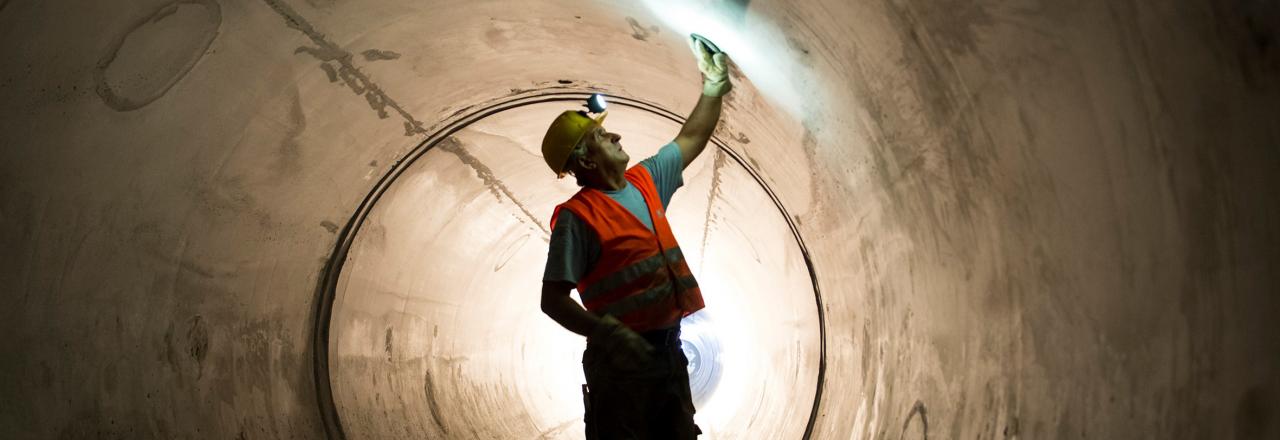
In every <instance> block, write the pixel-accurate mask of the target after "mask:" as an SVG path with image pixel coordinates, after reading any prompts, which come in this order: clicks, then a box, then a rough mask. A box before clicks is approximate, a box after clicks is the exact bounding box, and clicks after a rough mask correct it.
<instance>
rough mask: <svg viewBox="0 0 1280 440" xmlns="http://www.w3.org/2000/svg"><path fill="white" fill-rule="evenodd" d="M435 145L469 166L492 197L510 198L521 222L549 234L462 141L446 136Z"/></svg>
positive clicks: (540, 221) (499, 198)
mask: <svg viewBox="0 0 1280 440" xmlns="http://www.w3.org/2000/svg"><path fill="white" fill-rule="evenodd" d="M435 147H436V148H440V149H441V150H444V151H446V152H449V153H451V154H453V155H454V156H457V157H458V160H461V161H462V163H463V164H466V165H467V166H469V167H471V169H472V170H474V171H475V172H476V177H479V178H480V180H483V181H484V184H485V186H486V187H488V188H489V193H491V194H493V197H494V198H495V199H498V201H499V202H501V201H502V200H503V199H504V198H505V199H507V200H510V201H511V203H514V204H515V205H516V208H518V209H519V210H520V212H522V213H524V217H525V218H524V220H522V222H524V223H529V224H532V225H534V226H537V227H538V229H540V230H542V232H543V234H545V235H546V236H548V237H549V236H551V230H550V229H547V226H546V225H544V224H543V223H542V220H539V219H538V217H537V216H535V215H533V212H532V211H530V210H529V207H527V206H525V205H524V203H521V202H520V201H519V200H516V196H515V194H512V193H511V189H510V188H507V185H506V184H505V183H503V182H502V179H499V178H498V176H497V175H495V174H494V173H493V170H492V169H490V168H489V166H488V165H485V164H484V163H483V162H480V159H478V158H476V157H475V156H472V155H471V153H469V152H467V150H466V148H464V147H463V146H462V142H459V141H458V139H457V138H455V137H453V136H449V137H448V138H445V139H442V140H440V143H438V144H436V146H435Z"/></svg>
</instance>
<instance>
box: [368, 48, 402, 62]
mask: <svg viewBox="0 0 1280 440" xmlns="http://www.w3.org/2000/svg"><path fill="white" fill-rule="evenodd" d="M360 55H364V60H365V61H389V60H395V59H399V58H400V54H399V53H396V52H392V51H389V50H378V49H369V50H366V51H364V52H360Z"/></svg>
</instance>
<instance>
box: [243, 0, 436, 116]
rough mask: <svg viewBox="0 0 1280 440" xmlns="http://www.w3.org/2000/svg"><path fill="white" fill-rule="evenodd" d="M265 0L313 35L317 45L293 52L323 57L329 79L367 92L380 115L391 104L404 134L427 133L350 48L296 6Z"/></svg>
mask: <svg viewBox="0 0 1280 440" xmlns="http://www.w3.org/2000/svg"><path fill="white" fill-rule="evenodd" d="M262 1H263V2H265V3H266V4H267V6H270V7H271V9H272V10H274V11H276V13H277V14H280V16H281V18H284V20H285V24H286V25H288V26H289V27H290V28H293V29H295V30H297V31H299V32H302V33H303V34H304V35H306V36H307V38H310V39H311V42H312V43H314V44H315V45H316V47H306V46H302V47H299V48H298V50H296V51H294V53H295V54H297V53H306V54H308V55H311V56H312V57H313V58H315V59H317V60H320V62H321V63H322V64H321V65H320V66H321V69H323V70H324V71H325V74H326V75H327V76H328V77H329V82H338V81H339V80H341V81H342V82H343V83H345V84H346V85H347V86H348V87H350V88H351V91H352V92H354V93H355V94H356V95H358V96H364V98H365V100H366V101H368V102H369V108H371V109H373V110H374V111H376V112H377V113H378V118H379V119H386V118H388V117H390V115H389V113H388V112H387V108H388V107H390V108H391V110H393V111H395V112H396V113H397V114H399V115H400V118H401V119H403V120H404V135H405V136H413V135H416V134H427V130H426V129H425V128H423V126H422V122H420V121H418V119H417V118H414V117H413V115H411V114H409V112H408V111H405V109H404V108H402V107H400V104H399V103H397V102H396V101H395V100H394V99H391V97H389V96H387V94H386V92H384V91H383V90H382V87H380V86H378V84H377V83H375V82H373V80H372V79H370V78H369V75H366V74H365V73H364V72H361V71H360V69H359V68H357V67H356V66H355V65H354V64H353V63H352V62H351V61H352V59H353V58H354V57H353V56H352V55H351V52H348V51H346V50H345V49H343V48H341V47H339V46H338V45H337V44H335V43H333V42H331V41H329V40H328V39H327V38H325V36H324V34H322V33H320V32H319V31H317V30H316V29H315V27H314V26H312V25H311V23H310V22H308V21H307V20H306V19H305V18H302V16H301V15H298V12H297V11H294V10H293V8H292V7H290V6H289V5H288V4H286V3H285V2H284V1H282V0H262ZM329 63H336V64H337V65H338V67H337V68H334V67H333V66H332V65H330V64H329Z"/></svg>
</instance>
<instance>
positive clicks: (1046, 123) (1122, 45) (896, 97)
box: [0, 0, 1280, 439]
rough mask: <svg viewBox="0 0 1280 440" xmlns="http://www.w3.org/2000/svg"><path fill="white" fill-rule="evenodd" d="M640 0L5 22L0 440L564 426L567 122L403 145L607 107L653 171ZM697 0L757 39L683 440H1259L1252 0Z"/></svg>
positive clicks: (1265, 296) (1266, 417)
mask: <svg viewBox="0 0 1280 440" xmlns="http://www.w3.org/2000/svg"><path fill="white" fill-rule="evenodd" d="M656 3H659V2H594V3H587V2H581V1H567V0H566V1H545V2H544V1H539V2H472V1H423V2H412V3H410V2H399V1H392V0H363V1H355V0H351V1H334V0H256V1H245V2H229V1H225V0H178V1H137V2H130V3H129V4H115V3H111V2H87V1H73V0H64V1H47V2H16V1H3V0H0V36H2V37H3V41H4V43H3V45H2V46H0V50H2V51H3V55H4V59H5V60H6V63H4V65H3V67H0V108H2V109H3V110H2V111H3V113H2V114H3V117H2V118H0V133H3V134H4V136H3V137H0V143H2V146H3V148H2V149H0V155H2V156H0V157H2V158H3V162H2V163H3V166H0V224H2V225H3V227H2V228H0V247H2V248H3V249H5V252H3V253H0V256H2V257H0V258H3V260H2V261H0V268H3V269H0V281H3V282H4V283H3V285H5V286H6V289H5V290H4V292H5V293H4V299H5V300H6V301H5V302H6V305H5V307H3V308H0V310H3V311H2V312H0V330H2V331H3V334H4V335H5V336H4V337H2V338H0V352H3V353H5V354H6V356H5V359H4V361H3V362H0V377H2V378H3V381H0V396H3V398H4V399H3V400H4V402H6V403H5V404H4V405H0V437H5V438H59V437H66V438H83V437H143V438H147V437H151V438H317V437H322V436H324V435H326V433H332V432H337V431H338V430H341V431H342V432H344V433H345V434H346V435H347V436H348V437H351V438H409V437H414V438H419V437H429V438H494V437H502V438H530V437H539V436H541V437H546V438H576V437H579V436H580V431H581V430H580V426H579V425H578V424H577V423H578V421H577V417H578V412H579V411H580V408H579V407H578V406H577V405H579V404H580V402H579V401H577V400H576V399H575V396H576V395H577V392H578V390H577V388H576V383H577V380H578V378H577V377H575V376H574V375H575V374H580V373H579V372H578V371H579V369H578V368H579V365H578V351H579V350H580V349H581V344H582V342H581V340H580V339H578V338H577V337H574V336H572V335H569V334H568V333H567V332H563V331H560V330H558V329H557V328H556V327H555V326H554V324H553V323H551V322H549V320H548V319H546V318H545V317H543V316H542V315H541V313H540V312H539V311H538V310H537V308H536V307H534V300H533V298H534V297H535V296H536V295H537V293H536V292H537V291H538V290H537V287H538V284H537V275H538V272H539V271H540V270H541V262H542V258H544V257H545V254H544V253H543V252H545V241H544V240H545V231H546V223H545V221H546V218H547V216H548V215H549V208H550V206H551V205H552V204H553V203H555V201H556V199H557V198H558V197H562V196H564V195H565V194H568V192H570V191H572V187H571V184H570V183H568V182H563V181H562V182H555V181H554V180H553V179H551V178H550V177H549V176H545V173H543V172H542V170H540V169H539V166H540V165H539V163H540V162H539V158H538V157H537V155H536V154H537V150H536V149H535V148H533V145H534V142H535V140H536V139H537V138H538V136H539V135H540V132H541V130H542V128H539V126H540V125H541V124H540V122H539V120H540V119H544V118H545V116H546V115H548V114H551V113H552V112H554V109H555V108H560V106H561V105H571V103H554V102H553V103H541V104H537V105H529V106H521V107H518V108H512V109H508V110H505V111H502V112H496V113H493V114H487V115H484V117H482V118H476V119H475V120H474V121H470V122H469V123H468V124H466V127H465V128H463V129H460V131H457V132H456V133H453V134H452V136H450V137H447V138H445V139H444V140H443V141H441V142H434V143H432V144H431V148H430V149H425V147H426V146H425V145H424V142H425V141H428V140H429V139H430V138H431V136H432V135H433V134H436V133H437V132H439V130H440V129H442V128H445V127H451V126H454V125H456V124H458V123H459V122H460V121H462V120H463V119H465V118H468V117H471V116H474V115H477V114H478V112H481V111H482V110H483V109H486V108H490V107H492V106H494V105H497V104H500V103H504V102H512V101H519V100H529V99H532V98H533V97H537V96H544V95H548V94H574V93H577V94H581V93H584V92H590V91H602V92H605V93H608V94H611V95H615V96H618V97H620V98H621V99H622V100H632V101H633V102H636V103H645V105H646V106H647V107H645V106H638V107H633V108H632V111H619V112H618V113H617V114H615V115H613V116H611V117H610V124H611V128H614V129H616V130H618V131H619V132H621V133H622V135H623V137H624V140H623V143H624V145H627V147H628V149H629V150H631V152H632V156H633V157H634V158H642V157H644V155H645V154H646V153H647V152H650V151H654V150H655V149H656V148H657V147H658V146H659V145H661V143H664V142H666V141H667V140H669V138H670V137H671V136H672V135H673V134H674V130H675V127H676V122H674V121H671V120H669V119H666V118H664V117H659V116H661V113H662V112H664V111H666V112H674V113H676V114H683V113H685V112H687V111H688V110H689V109H690V108H692V106H693V103H694V102H695V100H696V98H697V93H698V87H699V84H698V73H697V70H696V68H695V66H694V65H693V63H692V60H691V57H690V56H689V55H688V49H687V48H686V47H685V45H684V42H683V40H682V34H683V32H685V29H683V28H682V24H681V23H684V25H687V22H681V21H680V20H682V19H680V18H679V17H674V18H673V17H672V16H671V15H672V14H668V13H665V12H664V11H663V10H662V9H661V7H660V6H659V8H658V9H650V7H651V6H653V5H654V4H656ZM695 3H698V4H701V5H704V6H712V7H723V8H727V9H729V10H730V12H729V13H726V14H721V15H720V16H718V17H715V20H719V21H717V23H721V24H722V25H723V27H722V28H721V29H720V32H730V33H734V34H735V35H739V36H742V37H743V38H742V40H743V41H745V42H746V43H743V44H740V45H738V46H736V48H734V49H731V50H734V51H736V52H735V59H740V60H741V61H742V63H741V65H740V69H739V70H738V71H737V75H736V76H735V79H736V80H737V81H736V83H737V87H736V90H735V92H734V93H733V94H732V95H731V97H730V98H728V99H727V101H726V108H725V111H724V119H723V121H722V123H721V126H720V127H719V129H718V131H717V139H718V142H719V143H720V144H719V147H718V148H722V150H720V151H718V152H716V153H714V154H707V155H704V156H703V157H702V158H700V159H699V163H697V164H695V165H694V167H693V168H692V169H691V170H690V172H688V173H686V179H687V185H686V187H685V188H684V189H683V190H682V192H681V193H680V195H679V196H677V197H678V199H677V201H676V202H674V203H675V204H676V206H677V207H678V208H677V209H676V210H673V212H672V216H673V219H676V221H677V223H678V224H679V226H678V230H677V233H678V234H680V237H681V240H682V242H683V243H685V247H693V246H696V247H699V248H700V250H699V253H698V256H697V258H699V260H696V263H697V264H696V266H695V270H696V271H697V273H698V274H699V276H700V277H702V278H701V279H702V280H703V281H704V282H706V283H708V284H710V285H712V286H715V287H716V288H715V289H709V290H711V291H713V292H715V293H714V295H716V296H715V298H716V299H715V301H714V302H712V301H711V300H710V298H709V301H708V302H709V303H711V304H713V305H714V307H713V308H710V309H708V310H707V312H708V315H707V316H708V320H711V321H716V322H719V324H717V325H715V326H709V328H714V329H713V330H710V332H713V333H715V334H716V335H717V337H721V338H722V339H721V341H720V342H721V348H723V351H722V352H721V354H722V357H721V359H720V361H721V364H720V365H721V366H722V367H723V370H722V371H723V374H722V376H721V377H720V382H719V383H718V385H717V386H716V387H715V389H714V390H713V391H712V394H711V395H710V397H707V400H706V401H705V402H704V403H703V404H702V406H701V407H700V412H699V416H698V417H699V419H698V420H699V422H700V423H702V424H704V425H705V426H707V427H708V428H710V429H709V431H711V433H712V435H709V436H707V437H709V438H773V437H776V438H795V437H799V436H803V435H804V433H805V432H806V430H808V431H809V434H810V435H811V437H813V438H927V437H931V436H932V437H945V438H973V437H978V438H995V437H1007V438H1066V437H1103V438H1239V439H1253V438H1275V437H1276V436H1277V435H1280V379H1278V378H1280V356H1277V355H1276V353H1280V338H1276V337H1275V335H1276V334H1280V324H1277V319H1276V317H1277V315H1278V314H1280V313H1278V312H1280V297H1278V296H1277V295H1275V292H1277V291H1278V290H1280V258H1277V257H1278V255H1277V250H1276V249H1280V197H1277V193H1276V189H1275V188H1277V187H1280V177H1277V176H1278V175H1280V174H1278V172H1280V150H1277V148H1276V145H1280V131H1278V130H1277V129H1276V128H1275V124H1274V121H1275V120H1276V119H1277V115H1278V112H1277V110H1278V109H1277V108H1276V107H1277V105H1280V104H1277V103H1280V99H1277V98H1280V96H1277V95H1278V93H1277V90H1278V89H1277V87H1278V85H1280V82H1277V79H1278V78H1277V77H1278V76H1280V54H1277V47H1276V45H1275V41H1277V40H1276V38H1277V34H1276V29H1277V17H1278V15H1277V14H1278V13H1280V12H1278V11H1277V10H1276V7H1275V6H1272V3H1267V2H1249V1H1235V0H1216V1H1212V0H1206V1H1203V2H1194V3H1188V2H1182V3H1180V4H1179V5H1172V4H1158V5H1153V4H1141V3H1135V2H1130V1H1121V0H1115V1H1101V0H1098V1H1084V2H1073V3H1072V4H1071V5H1069V6H1064V5H1058V4H1047V3H1046V4H1040V3H1035V2H1022V3H1006V4H995V3H988V2H976V3H975V2H952V1H947V2H923V1H915V0H901V1H856V2H847V1H821V0H815V1H806V2H779V1H764V0H756V1H749V2H748V1H744V0H734V1H729V0H724V1H714V0H706V1H702V2H695ZM733 8H739V9H738V10H736V12H735V11H734V9H733ZM740 8H745V10H742V9H740ZM708 20H711V18H708ZM762 36H764V37H768V36H772V37H773V38H770V39H769V40H768V43H767V44H759V40H760V38H761V37H762ZM713 37H716V36H715V35H713ZM716 38H719V37H716ZM730 40H731V39H730ZM722 41H724V40H722ZM751 51H758V52H759V53H748V52H751ZM761 60H763V62H762V61H761ZM641 107H644V108H643V109H642V108H641ZM415 152H421V153H422V154H421V155H420V156H419V157H417V158H416V159H414V160H408V159H410V157H411V156H412V155H413V154H415ZM732 157H739V158H741V159H742V160H741V162H738V161H736V160H728V159H727V158H732ZM717 158H719V159H717ZM717 170H718V171H717ZM397 173H398V174H397ZM392 174H397V175H398V176H400V177H397V178H395V179H390V178H389V177H388V176H391V175H392ZM717 175H719V176H720V180H719V182H718V183H716V182H717V180H716V177H717ZM757 178H758V180H757ZM371 194H382V196H381V198H379V199H378V200H377V203H372V204H370V203H368V202H370V201H371V200H370V199H369V197H370V195H371ZM769 194H771V195H772V197H768V196H767V195H769ZM774 197H776V200H775V199H774ZM775 201H776V203H775ZM708 206H710V208H708ZM778 206H781V207H782V208H783V209H784V210H785V211H780V210H778V209H777V207H778ZM677 210H678V211H679V213H680V214H679V215H680V216H681V217H679V218H676V212H677ZM781 212H786V213H787V215H790V218H784V217H782V216H781V214H779V213H781ZM359 218H363V219H364V220H363V222H357V221H355V220H356V219H359ZM357 227H358V228H357ZM791 227H794V228H795V229H794V231H795V233H796V234H797V235H798V237H799V239H800V240H801V241H796V235H791V232H790V231H789V228H791ZM339 237H347V238H349V240H350V241H349V242H347V243H348V244H349V245H350V248H349V249H350V252H349V253H347V254H346V255H345V258H344V259H342V262H343V263H344V264H343V265H342V271H341V272H326V268H329V267H331V266H330V264H329V263H330V260H331V258H332V257H334V256H335V250H336V249H338V250H340V249H341V245H342V244H343V243H344V242H343V241H341V240H339ZM526 237H527V238H526ZM695 243H696V244H695ZM703 243H705V246H704V245H703ZM802 244H803V246H804V248H803V249H805V250H807V253H801V252H799V249H801V248H800V246H801V245H802ZM802 255H807V256H808V259H807V261H806V260H805V259H804V258H803V256H802ZM335 267H336V266H335ZM809 270H811V271H812V273H811V274H812V278H810V275H811V274H810V273H808V271H809ZM331 280H336V281H337V283H336V284H334V285H333V286H332V287H334V288H333V289H331V290H330V289H328V287H327V286H329V281H331ZM815 281H816V284H814V282H815ZM806 289H807V290H806ZM330 291H331V293H332V294H333V296H332V297H326V294H325V292H330ZM815 292H820V293H821V295H820V296H821V298H820V299H821V302H818V298H817V297H815ZM329 300H332V303H330V302H329ZM819 304H820V305H821V309H820V310H819V309H817V308H816V307H818V305H819ZM818 312H821V316H824V317H825V320H824V321H822V322H823V323H825V325H822V326H820V325H819V324H820V323H819V322H817V321H815V319H816V318H815V317H816V316H818V314H819V313H818ZM326 331H327V333H326ZM734 338H739V339H737V340H735V339H734ZM747 344H752V345H747ZM822 347H825V351H823V349H822ZM744 348H749V349H745V350H744ZM823 360H825V373H824V374H823V375H822V377H821V378H819V377H818V372H819V369H818V367H819V366H820V365H822V364H823V362H822V361H823ZM317 366H321V367H325V366H327V367H328V370H324V369H320V370H317V368H316V367H317ZM316 371H324V372H326V374H324V375H321V376H320V377H317V376H316V375H315V372H316ZM735 375H738V376H735ZM725 390H730V391H725ZM819 390H820V395H819ZM725 396H729V397H725ZM815 399H816V401H817V406H816V407H814V406H813V405H814V402H815ZM329 403H332V405H329ZM811 416H812V417H811ZM335 421H340V422H341V424H340V425H337V424H335Z"/></svg>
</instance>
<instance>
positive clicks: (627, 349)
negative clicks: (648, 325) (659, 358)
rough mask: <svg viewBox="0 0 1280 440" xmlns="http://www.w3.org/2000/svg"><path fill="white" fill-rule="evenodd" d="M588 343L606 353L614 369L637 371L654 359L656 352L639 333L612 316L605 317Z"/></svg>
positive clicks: (589, 337) (592, 333) (606, 357)
mask: <svg viewBox="0 0 1280 440" xmlns="http://www.w3.org/2000/svg"><path fill="white" fill-rule="evenodd" d="M587 339H588V341H587V342H588V343H590V344H596V345H598V346H599V347H600V349H601V351H602V352H603V353H604V356H605V359H607V360H608V361H609V363H610V364H611V365H613V366H614V368H620V369H635V368H637V367H640V366H642V365H644V364H646V363H648V362H649V361H650V360H652V359H653V353H654V352H655V351H656V350H655V349H654V348H653V345H652V344H649V341H646V340H644V338H642V337H640V334H639V333H636V332H635V331H633V330H631V329H630V328H627V326H625V325H623V324H622V322H620V321H618V319H617V318H614V317H613V316H610V315H604V317H603V318H601V319H600V324H598V325H596V328H595V329H594V330H593V331H592V332H591V335H590V336H588V337H587Z"/></svg>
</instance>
